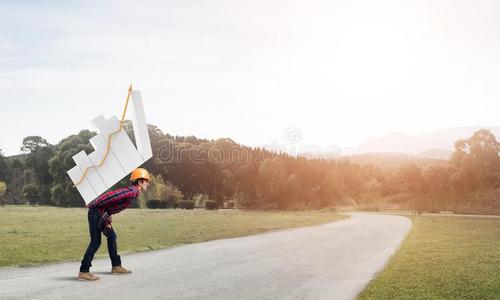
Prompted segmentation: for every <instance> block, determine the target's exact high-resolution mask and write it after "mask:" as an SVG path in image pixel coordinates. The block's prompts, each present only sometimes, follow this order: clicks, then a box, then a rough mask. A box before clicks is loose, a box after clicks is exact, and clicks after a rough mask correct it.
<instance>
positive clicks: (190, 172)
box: [0, 121, 500, 214]
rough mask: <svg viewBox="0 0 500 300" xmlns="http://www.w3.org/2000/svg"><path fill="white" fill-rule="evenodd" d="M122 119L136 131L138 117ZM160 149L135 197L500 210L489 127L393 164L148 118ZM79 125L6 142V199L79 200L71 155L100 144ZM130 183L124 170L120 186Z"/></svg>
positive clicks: (146, 201) (163, 203) (0, 186)
mask: <svg viewBox="0 0 500 300" xmlns="http://www.w3.org/2000/svg"><path fill="white" fill-rule="evenodd" d="M125 129H126V131H127V133H128V134H129V136H130V137H131V139H132V140H134V137H133V132H132V126H131V124H130V122H128V121H127V122H126V124H125ZM148 130H149V134H150V139H151V144H152V148H153V158H152V159H150V160H149V161H148V162H146V163H145V164H144V165H143V167H145V168H147V169H148V170H149V171H150V172H151V173H152V174H153V178H152V184H151V186H150V187H151V188H150V189H148V191H147V193H145V194H144V195H143V196H142V197H141V201H140V203H137V204H136V206H137V207H139V206H142V207H145V206H147V207H151V208H169V207H181V206H182V205H183V203H184V204H185V203H187V202H192V203H193V206H195V207H207V206H210V207H213V206H215V207H220V208H233V207H236V208H248V209H263V210H268V209H280V210H310V209H327V208H331V209H338V208H348V209H361V210H371V211H381V210H409V211H415V212H419V213H421V212H443V211H446V212H451V213H477V214H500V143H499V142H498V141H497V140H496V137H495V136H494V135H493V134H492V133H491V132H490V131H488V130H485V129H482V130H478V131H476V132H475V133H474V134H473V135H472V136H470V137H468V138H466V139H462V140H458V141H456V142H455V149H454V152H453V154H452V156H451V157H450V159H449V160H448V161H440V162H439V163H436V164H426V165H421V164H419V163H418V161H415V162H412V161H409V162H408V161H406V162H404V163H401V164H400V165H398V166H393V167H391V168H381V167H380V166H374V165H373V164H363V163H359V162H358V163H352V162H351V161H350V160H349V157H336V158H308V157H304V156H300V155H298V156H292V155H289V154H287V153H283V152H274V151H269V150H266V149H263V148H259V147H247V146H244V145H241V144H238V143H236V142H235V141H233V140H231V139H228V138H221V139H216V140H206V139H199V138H196V137H194V136H172V135H169V134H167V133H163V132H162V131H161V130H160V129H159V128H158V127H156V126H154V125H149V126H148ZM95 134H96V133H95V132H92V131H89V130H82V131H80V132H79V133H78V134H74V135H71V136H68V137H66V138H64V139H62V140H61V141H60V142H59V143H57V144H55V145H52V144H50V143H48V142H47V140H45V139H44V138H43V137H40V136H28V137H25V138H24V139H23V140H22V144H21V147H20V151H21V154H19V155H14V156H9V157H6V156H4V155H3V154H1V151H0V203H1V205H6V204H8V205H50V206H61V207H82V206H84V201H83V200H82V198H81V197H80V195H79V194H78V191H77V190H76V189H75V188H74V186H73V184H72V182H71V181H70V179H69V177H68V175H67V174H66V171H67V170H69V169H70V168H72V167H73V166H74V162H73V159H72V156H73V155H75V154H76V153H77V152H79V151H81V150H85V151H86V152H87V153H90V152H92V151H93V148H92V146H91V145H90V143H89V139H90V138H91V137H92V136H94V135H95ZM126 184H128V178H123V179H122V180H121V181H120V182H119V183H117V186H123V185H126Z"/></svg>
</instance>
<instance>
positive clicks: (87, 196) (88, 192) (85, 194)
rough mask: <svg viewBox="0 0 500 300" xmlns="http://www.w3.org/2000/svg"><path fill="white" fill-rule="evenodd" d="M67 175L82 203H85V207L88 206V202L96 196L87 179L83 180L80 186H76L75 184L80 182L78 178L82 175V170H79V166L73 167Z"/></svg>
mask: <svg viewBox="0 0 500 300" xmlns="http://www.w3.org/2000/svg"><path fill="white" fill-rule="evenodd" d="M67 173H68V175H69V178H71V181H73V184H75V186H76V189H77V190H78V192H79V193H80V195H81V196H82V198H83V201H85V205H87V204H89V203H90V201H92V200H94V199H95V198H97V194H96V192H95V191H94V189H93V188H92V185H91V184H90V182H89V181H88V180H87V178H84V179H83V180H82V182H81V183H80V184H78V185H76V183H77V182H78V181H79V180H80V178H81V177H82V175H83V170H82V169H81V168H80V166H78V165H76V166H75V167H73V168H71V169H70V170H69V171H68V172H67Z"/></svg>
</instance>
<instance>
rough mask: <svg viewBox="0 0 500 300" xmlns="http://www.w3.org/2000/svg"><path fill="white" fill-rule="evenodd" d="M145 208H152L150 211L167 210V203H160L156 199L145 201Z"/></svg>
mask: <svg viewBox="0 0 500 300" xmlns="http://www.w3.org/2000/svg"><path fill="white" fill-rule="evenodd" d="M146 207H147V208H152V209H156V208H167V207H168V202H167V201H161V200H158V199H151V200H148V201H146Z"/></svg>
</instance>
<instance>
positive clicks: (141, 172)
mask: <svg viewBox="0 0 500 300" xmlns="http://www.w3.org/2000/svg"><path fill="white" fill-rule="evenodd" d="M137 179H147V180H149V172H148V170H146V169H143V168H137V169H135V170H133V171H132V174H130V181H136V180H137Z"/></svg>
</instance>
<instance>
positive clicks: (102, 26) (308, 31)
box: [0, 0, 500, 155]
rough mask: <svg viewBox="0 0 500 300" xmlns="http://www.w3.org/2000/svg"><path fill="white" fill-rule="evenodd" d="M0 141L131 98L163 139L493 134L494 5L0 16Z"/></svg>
mask: <svg viewBox="0 0 500 300" xmlns="http://www.w3.org/2000/svg"><path fill="white" fill-rule="evenodd" d="M0 11H1V14H2V18H1V19H0V24H1V26H0V32H1V36H2V38H1V39H0V90H1V92H2V98H1V100H0V104H1V110H0V119H1V120H2V124H4V125H8V126H7V127H4V129H3V130H2V134H1V135H0V149H2V150H3V151H4V153H5V154H6V155H13V154H17V153H19V152H20V150H19V148H20V145H21V142H22V137H25V136H28V135H40V136H42V137H44V138H46V139H47V140H48V141H49V142H51V143H57V142H58V141H60V140H61V139H62V138H64V137H66V136H68V135H70V134H76V133H78V131H80V130H81V129H84V128H87V129H93V128H92V127H91V124H90V121H91V119H93V118H94V117H96V116H97V115H99V114H104V115H105V116H106V117H109V116H111V115H116V116H120V114H121V111H122V108H123V103H124V99H125V96H126V93H127V87H128V85H129V84H130V83H133V85H134V88H135V89H138V90H141V91H142V94H143V99H144V105H145V110H146V115H147V121H148V123H150V124H154V125H157V126H158V127H159V128H160V129H161V130H162V131H163V132H165V133H169V134H172V135H195V136H197V137H200V138H209V139H215V138H221V137H228V138H231V139H233V140H235V141H236V142H237V143H242V144H245V145H252V146H257V145H264V144H272V143H273V142H276V141H277V142H282V141H283V139H284V134H285V133H286V132H287V130H288V129H289V128H297V129H298V130H299V132H300V135H301V136H300V141H299V142H300V143H304V144H309V145H318V146H320V147H322V148H324V149H326V148H327V147H328V146H329V145H339V146H341V147H348V146H356V145H358V144H360V143H362V142H363V141H365V140H367V139H370V138H373V137H378V136H383V135H385V134H387V133H389V132H403V133H410V134H421V133H425V132H429V131H433V130H438V129H443V128H448V127H456V126H499V125H500V124H499V122H498V114H499V111H500V101H499V99H500V86H499V84H498V80H499V70H500V59H499V58H498V53H500V21H499V20H500V2H498V1H494V0H490V1H387V0H385V1H270V2H269V1H265V2H262V1H256V2H248V1H157V2H155V1H141V2H134V1H107V2H88V1H82V2H78V1H70V2H52V4H49V3H43V2H31V1H29V5H19V4H17V2H16V1H3V2H2V3H1V4H0Z"/></svg>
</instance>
